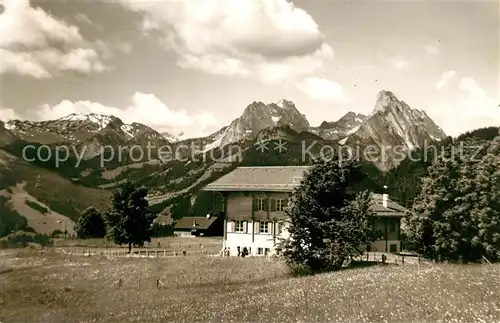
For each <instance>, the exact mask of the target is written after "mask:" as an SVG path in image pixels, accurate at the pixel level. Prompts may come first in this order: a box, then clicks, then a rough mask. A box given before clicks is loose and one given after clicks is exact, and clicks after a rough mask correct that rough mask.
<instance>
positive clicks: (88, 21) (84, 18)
mask: <svg viewBox="0 0 500 323" xmlns="http://www.w3.org/2000/svg"><path fill="white" fill-rule="evenodd" d="M75 19H76V20H77V21H79V22H81V23H84V24H87V25H89V26H94V27H97V28H99V29H101V28H102V26H100V25H99V24H97V23H95V22H93V21H92V20H91V19H90V18H89V17H88V16H87V15H86V14H84V13H81V12H79V13H77V14H76V16H75Z"/></svg>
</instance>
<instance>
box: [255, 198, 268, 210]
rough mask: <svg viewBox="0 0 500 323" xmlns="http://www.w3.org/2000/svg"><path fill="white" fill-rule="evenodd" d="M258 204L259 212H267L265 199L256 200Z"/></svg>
mask: <svg viewBox="0 0 500 323" xmlns="http://www.w3.org/2000/svg"><path fill="white" fill-rule="evenodd" d="M256 203H257V211H265V210H266V209H265V200H264V199H261V198H258V199H257V200H256Z"/></svg>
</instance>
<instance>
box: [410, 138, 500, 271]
mask: <svg viewBox="0 0 500 323" xmlns="http://www.w3.org/2000/svg"><path fill="white" fill-rule="evenodd" d="M478 147H481V149H480V151H479V153H478ZM406 222H407V225H408V226H407V234H408V237H409V241H410V245H411V247H412V248H413V249H414V250H415V251H418V252H421V253H422V254H423V255H424V256H426V257H428V258H431V259H436V258H442V259H450V260H459V259H463V260H464V261H478V260H480V259H481V258H482V256H485V257H486V258H488V259H489V260H491V261H498V260H500V137H497V138H496V139H494V140H491V141H479V140H477V139H470V140H468V141H466V142H460V143H457V144H456V145H454V146H450V147H448V148H447V149H446V150H445V151H444V153H443V154H441V156H439V157H438V158H437V159H436V161H435V162H434V163H433V164H432V166H431V167H430V168H429V175H428V176H427V177H426V178H424V180H423V182H422V190H421V192H420V194H419V195H418V196H417V198H416V200H415V203H414V205H413V207H412V209H411V210H410V212H409V213H408V214H407V215H406Z"/></svg>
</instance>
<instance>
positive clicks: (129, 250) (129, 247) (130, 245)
mask: <svg viewBox="0 0 500 323" xmlns="http://www.w3.org/2000/svg"><path fill="white" fill-rule="evenodd" d="M131 251H132V244H131V243H129V244H128V253H130V252H131Z"/></svg>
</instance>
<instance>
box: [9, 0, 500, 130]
mask: <svg viewBox="0 0 500 323" xmlns="http://www.w3.org/2000/svg"><path fill="white" fill-rule="evenodd" d="M0 2H2V3H3V13H2V14H1V15H0V32H1V36H2V39H1V42H0V51H1V52H0V55H1V57H0V59H1V70H0V72H1V77H2V88H1V97H0V99H1V100H0V109H1V110H0V119H3V120H8V119H12V118H20V119H29V120H40V119H54V118H58V117H62V116H65V115H67V114H70V113H73V112H84V113H88V112H95V113H103V114H113V115H116V116H118V117H120V118H122V119H123V120H124V121H125V122H132V121H136V122H142V123H145V124H147V125H150V126H152V127H154V128H156V129H157V130H160V131H170V132H172V133H174V134H176V133H179V132H181V131H185V132H186V135H189V136H198V135H205V134H208V133H210V132H213V131H214V130H217V129H218V128H220V127H222V126H224V125H226V124H228V123H229V122H230V121H231V120H232V119H234V118H236V117H238V116H239V115H241V113H242V111H243V110H244V108H245V107H246V106H247V105H248V104H250V103H251V102H253V101H263V102H266V103H269V102H276V101H278V100H280V99H282V98H286V99H288V100H292V101H294V102H295V104H296V106H297V107H298V109H299V110H300V111H301V112H302V113H304V114H306V116H307V118H308V119H309V121H310V123H311V124H313V125H319V123H321V121H323V120H328V121H331V120H336V119H338V118H339V117H341V116H342V115H343V114H345V113H346V112H348V111H351V110H352V111H355V112H360V113H365V114H368V113H370V112H371V110H372V109H373V107H374V105H375V99H376V96H377V93H378V92H379V91H380V90H391V91H393V92H394V93H395V94H396V96H398V98H400V99H401V100H404V101H405V102H407V103H408V104H409V105H410V106H412V107H413V108H417V109H422V110H425V111H426V112H427V114H428V115H429V116H431V117H432V118H433V119H434V120H435V122H436V123H437V124H438V125H439V126H441V127H442V128H443V129H444V130H445V132H447V133H448V134H450V135H456V134H458V133H461V132H463V131H466V130H470V129H474V128H478V127H482V126H489V125H500V107H499V103H500V99H499V92H500V87H499V75H500V67H499V59H500V57H499V42H500V39H499V4H498V1H494V0H492V1H489V2H485V1H482V2H479V1H475V2H473V1H471V2H463V1H461V2H451V1H447V2H443V1H440V2H438V1H418V2H417V1H413V2H409V1H403V0H400V1H397V2H396V1H393V2H389V1H386V2H381V1H372V0H365V1H307V0H301V1H299V0H297V1H293V3H292V2H289V1H288V2H287V1H286V0H266V1H257V0H220V1H216V0H200V1H197V0H186V1H181V0H179V1H158V0H156V1H155V0H149V1H134V0H123V1H121V0H114V1H106V2H105V1H74V2H72V3H71V2H70V1H68V2H63V1H57V0H50V1H49V0H38V1H31V3H30V2H29V1H25V0H0Z"/></svg>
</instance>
